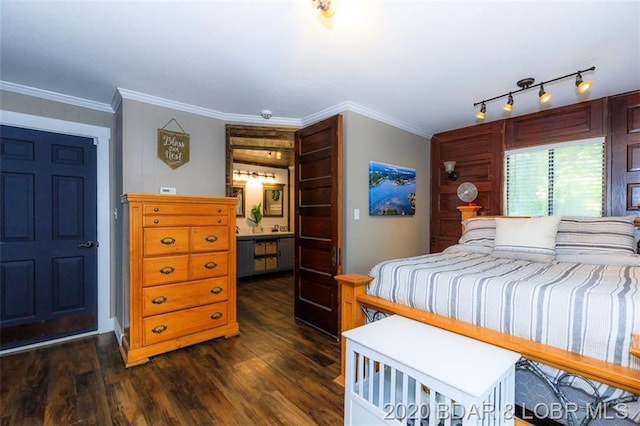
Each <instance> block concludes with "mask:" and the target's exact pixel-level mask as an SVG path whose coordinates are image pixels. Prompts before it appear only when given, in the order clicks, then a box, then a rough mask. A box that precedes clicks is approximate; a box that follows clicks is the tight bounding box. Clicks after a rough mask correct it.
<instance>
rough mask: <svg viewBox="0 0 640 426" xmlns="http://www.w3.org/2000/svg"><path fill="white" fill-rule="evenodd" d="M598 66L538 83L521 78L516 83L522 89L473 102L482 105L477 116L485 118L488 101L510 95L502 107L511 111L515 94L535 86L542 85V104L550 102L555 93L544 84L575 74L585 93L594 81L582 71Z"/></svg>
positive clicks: (591, 69) (580, 90)
mask: <svg viewBox="0 0 640 426" xmlns="http://www.w3.org/2000/svg"><path fill="white" fill-rule="evenodd" d="M595 69H596V67H595V66H594V67H591V68H587V69H585V70H580V71H576V72H573V73H571V74H567V75H563V76H562V77H557V78H553V79H551V80H547V81H542V82H540V83H538V84H533V83H534V82H535V80H534V79H533V78H531V77H528V78H523V79H522V80H519V81H518V82H517V83H516V85H517V86H518V87H520V89H518V90H514V91H511V92H508V93H505V94H503V95H499V96H494V97H493V98H489V99H484V100H482V101H479V102H476V103H474V104H473V106H474V107H477V106H478V105H480V111H478V112H476V118H477V119H479V120H484V119H485V117H486V112H487V105H486V104H487V102H491V101H495V100H496V99H500V98H505V97H508V100H507V103H506V104H504V105H503V106H502V109H503V110H505V111H507V112H511V111H513V94H515V93H520V92H523V91H525V90H529V89H533V88H534V87H538V86H539V87H540V90H539V91H538V98H539V101H540V103H541V104H544V103H546V102H549V101H550V100H551V98H552V97H553V95H552V94H551V93H548V92H546V91H545V90H544V85H545V84H547V83H552V82H554V81H558V80H563V79H565V78H569V77H573V76H574V75H575V76H576V87H577V88H578V92H579V93H585V92H587V91H589V89H591V87H592V86H593V82H592V81H589V80H583V79H582V73H585V72H588V71H595Z"/></svg>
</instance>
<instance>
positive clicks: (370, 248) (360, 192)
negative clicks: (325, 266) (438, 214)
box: [342, 111, 431, 274]
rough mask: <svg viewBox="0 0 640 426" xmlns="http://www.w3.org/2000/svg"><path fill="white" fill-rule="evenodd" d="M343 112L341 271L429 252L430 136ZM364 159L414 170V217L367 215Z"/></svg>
mask: <svg viewBox="0 0 640 426" xmlns="http://www.w3.org/2000/svg"><path fill="white" fill-rule="evenodd" d="M343 116H344V119H343V156H344V158H343V184H344V187H343V197H344V200H343V214H344V216H343V227H344V233H343V237H344V241H343V267H342V270H343V272H344V273H361V274H366V273H368V272H369V270H370V269H371V267H372V266H374V265H375V264H376V263H377V262H379V261H381V260H386V259H391V258H394V257H405V256H413V255H418V254H425V253H428V251H429V217H430V214H431V210H430V206H429V199H430V186H431V184H430V173H431V172H430V167H429V164H430V160H429V156H430V143H429V140H427V139H425V138H423V137H420V136H417V135H414V134H412V133H409V132H405V131H404V130H400V129H398V128H396V127H393V126H390V125H387V124H384V123H382V122H380V121H377V120H373V119H371V118H368V117H365V116H363V115H360V114H357V113H355V112H350V111H347V112H345V113H343ZM369 161H379V162H382V163H389V164H394V165H398V166H404V167H410V168H414V169H416V214H415V215H414V216H403V217H393V216H369V175H368V173H369ZM354 209H359V210H360V220H354Z"/></svg>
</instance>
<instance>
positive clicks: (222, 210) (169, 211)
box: [142, 203, 229, 216]
mask: <svg viewBox="0 0 640 426" xmlns="http://www.w3.org/2000/svg"><path fill="white" fill-rule="evenodd" d="M228 212H229V206H227V205H224V204H187V203H173V204H162V203H153V204H151V203H150V204H144V206H143V207H142V214H144V215H180V214H187V215H203V216H226V215H227V214H228Z"/></svg>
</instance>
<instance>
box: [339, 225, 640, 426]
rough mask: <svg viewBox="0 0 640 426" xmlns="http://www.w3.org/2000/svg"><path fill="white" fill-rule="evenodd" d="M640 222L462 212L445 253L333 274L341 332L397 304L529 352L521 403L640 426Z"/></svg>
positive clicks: (544, 413)
mask: <svg viewBox="0 0 640 426" xmlns="http://www.w3.org/2000/svg"><path fill="white" fill-rule="evenodd" d="M634 219H635V218H634V217H632V216H629V217H615V218H612V217H608V218H583V217H558V216H553V217H546V218H488V217H473V218H469V219H466V220H464V221H463V229H464V232H463V234H462V237H461V238H460V241H459V244H457V245H455V246H452V247H449V248H448V249H446V250H445V251H444V252H442V253H434V254H429V255H423V256H415V257H410V258H403V259H392V260H388V261H384V262H381V263H379V264H377V265H375V266H374V267H373V268H372V269H371V271H370V274H369V275H368V276H364V275H358V274H346V275H341V276H338V277H336V279H337V280H338V282H339V283H340V285H341V304H342V305H341V308H342V313H341V315H342V330H343V331H345V330H348V329H350V328H353V327H356V326H358V325H361V324H364V323H365V322H366V321H373V320H376V319H378V318H380V317H381V316H384V315H386V314H389V313H394V314H399V315H403V316H406V317H410V318H413V319H417V320H420V321H423V322H425V323H428V324H431V325H435V326H438V327H441V328H444V329H447V330H450V331H454V332H456V333H459V334H463V335H466V336H468V337H472V338H475V339H478V340H482V341H485V342H488V343H492V344H494V345H497V346H501V347H505V348H507V349H511V350H514V351H516V352H518V353H520V354H522V357H523V358H522V360H521V361H520V362H519V364H518V367H519V368H518V373H517V381H516V404H518V405H519V406H521V407H523V408H524V409H528V410H529V411H530V412H531V413H535V414H536V415H537V416H539V417H547V418H553V419H555V420H556V421H558V422H559V423H562V424H569V425H573V424H591V425H598V424H616V425H618V424H639V423H640V402H638V395H640V338H639V336H640V256H638V255H637V254H635V252H636V249H637V245H636V240H635V238H634V236H635V226H634V225H635V222H634ZM558 406H560V407H562V408H560V409H558ZM551 409H556V411H555V412H552V411H550V410H551ZM526 414H527V412H526V411H525V415H526Z"/></svg>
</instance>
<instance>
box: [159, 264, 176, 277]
mask: <svg viewBox="0 0 640 426" xmlns="http://www.w3.org/2000/svg"><path fill="white" fill-rule="evenodd" d="M175 271H176V268H174V267H173V266H165V267H164V268H162V269H160V273H161V274H165V275H169V274H173V273H174V272H175Z"/></svg>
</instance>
